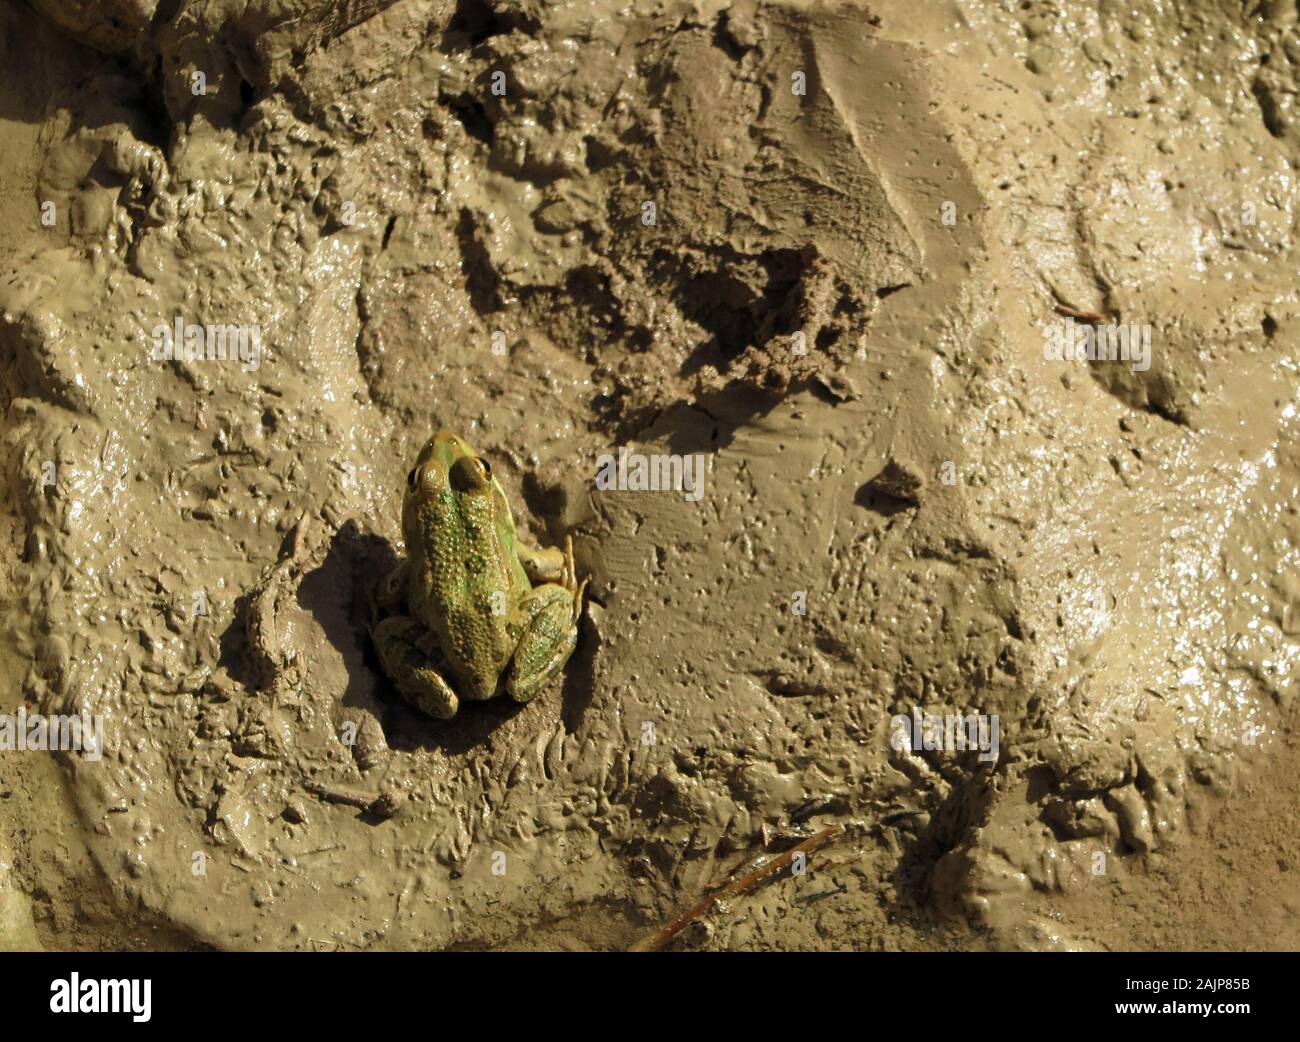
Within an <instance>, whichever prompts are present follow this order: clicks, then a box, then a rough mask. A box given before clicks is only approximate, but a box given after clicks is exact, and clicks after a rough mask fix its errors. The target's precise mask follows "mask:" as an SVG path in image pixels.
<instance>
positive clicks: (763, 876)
mask: <svg viewBox="0 0 1300 1042" xmlns="http://www.w3.org/2000/svg"><path fill="white" fill-rule="evenodd" d="M843 831H844V826H843V825H832V826H831V827H830V828H828V829H822V830H821V831H820V832H814V833H813V834H812V835H811V836H809V837H808V838H807V839H805V840H804V841H803V842H802V843H800V844H798V845H797V846H793V847H791V848H790V849H789V850H787V851H786V852H785V853H784V854H778V855H776V857H774V858H772V860H771V861H769V862H767V863H766V864H763V865H760V866H759V867H758V868H756V869H754V870H753V871H752V872H749V873H747V874H745V875H743V876H741V877H740V878H739V879H737V880H736V881H735V882H734V883H728V884H727V885H726V886H724V887H723V888H722V889H721V890H715V891H714V892H713V893H711V894H709V895H707V896H705V897H702V898H700V900H699V901H697V902H696V903H695V904H693V905H691V907H690V908H688V909H686V911H684V912H683V913H682V914H681V915H679V916H678V917H677V918H676V919H673V920H672V921H671V922H669V923H666V924H664V925H663V926H661V927H659V929H657V930H655V931H654V932H653V933H651V934H648V935H647V936H645V937H643V938H641V940H639V941H637V942H636V944H634V945H632V947H631V948H629V949H628V951H632V952H656V951H658V950H659V949H660V948H662V947H663V946H664V945H665V944H667V943H668V942H669V941H671V940H672V939H673V938H674V937H676V936H677V935H678V934H679V933H681V932H682V931H683V930H684V929H686V927H688V926H689V925H690V924H691V923H693V922H695V920H696V919H698V918H700V917H701V916H703V915H707V914H708V913H709V912H711V911H712V910H713V909H714V908H716V907H717V906H718V904H719V903H720V902H722V901H725V900H727V899H728V898H731V897H738V896H740V895H741V894H747V893H749V892H750V891H751V890H755V889H757V888H758V887H759V886H760V885H761V884H763V883H765V882H767V880H769V879H771V878H772V877H773V876H774V875H776V874H777V873H778V872H780V871H781V870H782V869H783V868H785V867H787V866H788V865H790V864H791V863H793V861H794V859H795V858H796V857H797V856H798V855H800V854H810V853H812V852H813V851H814V850H817V849H818V848H819V847H824V846H825V845H826V844H827V843H829V842H830V841H831V840H832V839H834V838H835V837H836V836H838V835H839V834H840V833H841V832H843Z"/></svg>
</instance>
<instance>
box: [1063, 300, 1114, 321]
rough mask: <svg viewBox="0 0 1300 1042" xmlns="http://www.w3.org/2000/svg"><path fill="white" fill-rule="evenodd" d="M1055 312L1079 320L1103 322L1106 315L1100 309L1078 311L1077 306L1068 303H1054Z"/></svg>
mask: <svg viewBox="0 0 1300 1042" xmlns="http://www.w3.org/2000/svg"><path fill="white" fill-rule="evenodd" d="M1056 313H1057V314H1058V315H1064V316H1065V317H1066V318H1077V319H1078V320H1079V321H1080V322H1093V323H1096V322H1105V321H1106V316H1105V315H1103V314H1102V313H1101V312H1100V311H1080V310H1079V309H1078V308H1072V307H1070V305H1069V304H1060V303H1058V304H1057V305H1056Z"/></svg>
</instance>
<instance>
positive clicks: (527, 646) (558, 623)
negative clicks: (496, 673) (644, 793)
mask: <svg viewBox="0 0 1300 1042" xmlns="http://www.w3.org/2000/svg"><path fill="white" fill-rule="evenodd" d="M520 608H521V610H522V611H523V612H524V614H525V615H526V616H527V617H528V621H527V622H526V623H525V624H524V629H523V633H522V634H521V635H520V638H519V643H518V644H517V645H516V646H515V653H514V656H513V658H512V659H511V660H510V673H509V675H508V676H507V677H506V691H507V692H508V693H509V695H510V697H511V698H513V699H514V700H515V701H516V702H527V701H529V700H530V699H532V698H533V696H534V695H536V694H538V693H539V692H540V691H542V690H543V689H544V688H545V687H546V686H547V685H548V684H549V683H550V682H551V681H552V680H553V679H554V678H555V675H556V674H557V673H559V672H560V670H561V669H563V668H564V664H565V663H566V662H568V661H569V656H570V655H572V654H573V649H574V647H575V646H576V645H577V643H578V625H577V620H578V615H579V614H580V613H581V610H582V599H581V587H579V590H578V597H577V599H576V600H575V598H574V591H573V590H571V589H568V588H567V587H564V586H558V585H554V584H550V583H548V584H546V585H545V586H537V587H534V589H533V592H532V593H530V594H529V595H528V597H527V598H525V600H524V603H523V604H522V605H521V606H520Z"/></svg>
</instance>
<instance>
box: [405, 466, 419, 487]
mask: <svg viewBox="0 0 1300 1042" xmlns="http://www.w3.org/2000/svg"><path fill="white" fill-rule="evenodd" d="M419 478H420V468H419V467H412V468H411V473H409V474H407V475H406V487H407V488H415V483H416V482H417V481H418V480H419Z"/></svg>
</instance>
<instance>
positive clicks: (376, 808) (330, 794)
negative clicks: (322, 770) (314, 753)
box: [303, 782, 405, 818]
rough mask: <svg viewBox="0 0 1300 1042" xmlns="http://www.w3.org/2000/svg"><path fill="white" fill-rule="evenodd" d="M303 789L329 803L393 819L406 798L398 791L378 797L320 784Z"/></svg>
mask: <svg viewBox="0 0 1300 1042" xmlns="http://www.w3.org/2000/svg"><path fill="white" fill-rule="evenodd" d="M303 788H305V789H306V790H307V791H308V792H310V793H311V794H312V795H313V796H317V797H319V798H320V799H322V800H326V801H327V802H329V803H342V804H343V805H344V806H347V807H356V808H358V809H359V810H364V811H366V812H367V813H369V814H374V815H376V816H378V817H381V818H391V817H392V816H393V815H394V814H396V813H397V812H398V811H399V810H400V809H401V807H402V804H403V803H404V802H405V797H404V796H403V795H402V793H401V792H399V791H398V790H397V789H385V790H384V791H383V792H381V793H380V794H379V795H378V796H370V795H367V794H366V793H364V792H353V791H351V790H350V789H340V788H335V787H334V786H331V785H322V784H321V783H320V782H306V783H305V784H304V785H303Z"/></svg>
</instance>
